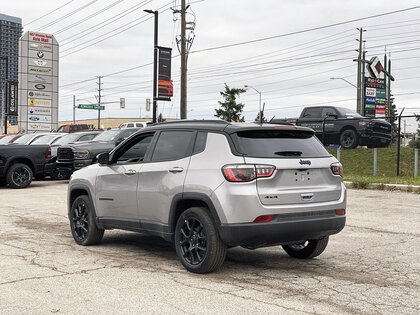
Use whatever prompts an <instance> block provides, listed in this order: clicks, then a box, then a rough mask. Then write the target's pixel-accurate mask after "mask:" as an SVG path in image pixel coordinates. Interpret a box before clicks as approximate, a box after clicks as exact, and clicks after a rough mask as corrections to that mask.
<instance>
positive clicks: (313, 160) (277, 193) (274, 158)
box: [232, 127, 342, 205]
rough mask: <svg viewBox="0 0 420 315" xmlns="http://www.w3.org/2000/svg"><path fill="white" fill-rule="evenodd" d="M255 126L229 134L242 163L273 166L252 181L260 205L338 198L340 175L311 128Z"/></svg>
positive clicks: (312, 201) (325, 200)
mask: <svg viewBox="0 0 420 315" xmlns="http://www.w3.org/2000/svg"><path fill="white" fill-rule="evenodd" d="M276 128H279V127H273V128H272V129H271V130H270V129H255V130H246V131H241V132H237V133H235V134H233V135H232V138H233V139H234V142H235V146H236V147H237V149H238V151H239V152H241V153H243V154H244V155H245V157H244V158H245V163H247V164H255V165H273V166H275V168H276V170H275V171H274V173H273V175H272V176H270V177H268V178H258V179H257V180H256V185H257V191H258V195H259V198H260V200H261V203H262V204H264V205H286V204H302V203H316V202H327V201H335V200H339V199H340V197H341V192H342V191H341V190H342V189H341V183H342V177H341V176H340V175H334V174H333V173H332V171H331V164H333V163H337V160H336V159H335V158H334V157H333V156H331V155H330V154H329V153H328V152H327V151H326V150H325V148H324V147H323V146H322V144H321V143H320V142H319V140H318V139H317V138H316V137H314V136H313V133H312V131H309V130H301V129H293V127H288V128H287V129H276Z"/></svg>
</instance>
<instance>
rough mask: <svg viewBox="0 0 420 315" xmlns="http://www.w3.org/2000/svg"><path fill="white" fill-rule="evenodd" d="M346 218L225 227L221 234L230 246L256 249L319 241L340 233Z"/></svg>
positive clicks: (299, 219)
mask: <svg viewBox="0 0 420 315" xmlns="http://www.w3.org/2000/svg"><path fill="white" fill-rule="evenodd" d="M345 222H346V217H345V216H337V215H335V214H334V215H331V214H328V215H320V216H319V217H316V218H315V217H312V218H297V217H296V218H288V219H285V218H282V217H281V216H280V217H277V218H275V219H274V220H273V221H271V222H268V223H246V224H223V225H221V226H220V229H219V233H220V237H221V238H222V240H223V241H224V242H225V243H226V244H227V245H228V246H245V247H250V248H257V247H263V246H270V245H276V244H290V243H298V242H301V241H306V240H311V239H320V238H322V237H324V236H327V235H331V234H336V233H338V232H340V231H341V230H342V229H343V228H344V225H345Z"/></svg>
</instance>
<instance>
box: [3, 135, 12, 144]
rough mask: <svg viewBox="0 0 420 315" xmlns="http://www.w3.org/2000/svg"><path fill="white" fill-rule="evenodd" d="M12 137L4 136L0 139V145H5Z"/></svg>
mask: <svg viewBox="0 0 420 315" xmlns="http://www.w3.org/2000/svg"><path fill="white" fill-rule="evenodd" d="M13 137H14V136H12V135H10V136H5V137H3V138H1V139H0V144H5V143H9V141H10V140H12V138H13Z"/></svg>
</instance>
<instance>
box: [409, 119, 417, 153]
mask: <svg viewBox="0 0 420 315" xmlns="http://www.w3.org/2000/svg"><path fill="white" fill-rule="evenodd" d="M416 119H417V121H418V122H419V127H418V128H417V134H416V137H415V138H414V139H413V140H411V141H410V143H409V144H408V145H409V146H410V147H412V148H416V149H420V116H417V117H416Z"/></svg>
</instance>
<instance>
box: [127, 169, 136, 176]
mask: <svg viewBox="0 0 420 315" xmlns="http://www.w3.org/2000/svg"><path fill="white" fill-rule="evenodd" d="M124 174H125V175H128V176H131V175H135V174H137V172H136V171H135V170H128V171H126V172H125V173H124Z"/></svg>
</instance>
